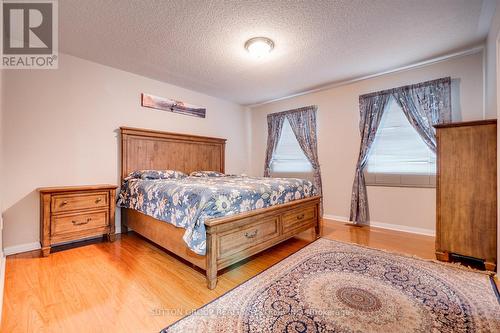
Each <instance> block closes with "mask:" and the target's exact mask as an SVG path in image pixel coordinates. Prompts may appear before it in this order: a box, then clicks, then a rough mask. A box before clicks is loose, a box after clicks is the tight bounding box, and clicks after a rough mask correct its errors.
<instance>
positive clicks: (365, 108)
mask: <svg viewBox="0 0 500 333" xmlns="http://www.w3.org/2000/svg"><path fill="white" fill-rule="evenodd" d="M389 98H390V95H389V94H381V95H379V94H370V95H364V96H360V97H359V111H360V121H359V130H360V132H361V147H360V148H359V157H358V163H357V165H356V173H355V175H354V184H353V186H352V197H351V216H350V220H351V221H354V222H355V223H356V224H357V223H366V222H367V221H368V219H369V216H368V196H367V194H366V185H365V176H364V174H363V169H364V167H365V166H366V162H367V161H368V154H369V152H370V148H371V146H372V143H373V141H374V140H375V133H376V132H377V129H378V126H379V125H380V120H381V119H382V115H383V113H384V110H385V107H386V106H387V102H388V101H389Z"/></svg>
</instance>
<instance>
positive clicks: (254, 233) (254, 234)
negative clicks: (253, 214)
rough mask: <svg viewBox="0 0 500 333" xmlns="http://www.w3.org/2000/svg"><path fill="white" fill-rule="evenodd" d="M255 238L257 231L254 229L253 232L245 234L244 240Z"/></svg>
mask: <svg viewBox="0 0 500 333" xmlns="http://www.w3.org/2000/svg"><path fill="white" fill-rule="evenodd" d="M255 236H257V229H255V230H254V231H247V232H245V237H246V238H249V239H251V238H255Z"/></svg>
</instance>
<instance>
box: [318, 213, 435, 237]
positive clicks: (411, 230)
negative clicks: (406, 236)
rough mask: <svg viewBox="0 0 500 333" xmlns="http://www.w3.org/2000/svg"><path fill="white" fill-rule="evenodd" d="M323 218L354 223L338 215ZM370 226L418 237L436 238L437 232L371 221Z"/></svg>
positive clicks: (325, 215)
mask: <svg viewBox="0 0 500 333" xmlns="http://www.w3.org/2000/svg"><path fill="white" fill-rule="evenodd" d="M323 218H324V219H326V220H335V221H339V222H346V223H351V224H352V221H349V218H347V217H345V216H337V215H328V214H324V215H323ZM368 224H369V225H370V226H371V227H377V228H381V229H388V230H395V231H402V232H408V233H411V234H418V235H425V236H436V231H435V230H433V229H425V228H418V227H410V226H407V225H400V224H392V223H384V222H376V221H370V222H369V223H368Z"/></svg>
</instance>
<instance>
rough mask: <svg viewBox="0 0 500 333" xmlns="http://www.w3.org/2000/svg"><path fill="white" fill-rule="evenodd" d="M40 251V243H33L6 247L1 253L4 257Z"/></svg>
mask: <svg viewBox="0 0 500 333" xmlns="http://www.w3.org/2000/svg"><path fill="white" fill-rule="evenodd" d="M40 249H41V246H40V242H33V243H27V244H20V245H14V246H8V247H6V248H4V249H3V253H4V255H5V256H10V255H12V254H18V253H23V252H29V251H34V250H40Z"/></svg>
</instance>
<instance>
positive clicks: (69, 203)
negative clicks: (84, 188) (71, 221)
mask: <svg viewBox="0 0 500 333" xmlns="http://www.w3.org/2000/svg"><path fill="white" fill-rule="evenodd" d="M107 206H108V193H107V192H101V193H89V194H81V193H80V194H67V195H55V196H54V197H53V199H52V212H53V213H59V212H68V211H72V210H80V209H95V208H101V207H107Z"/></svg>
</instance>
